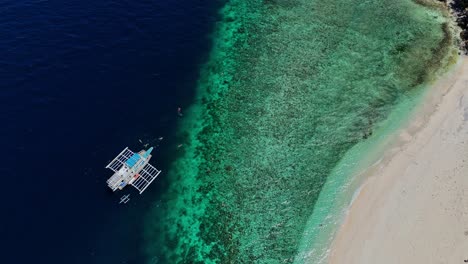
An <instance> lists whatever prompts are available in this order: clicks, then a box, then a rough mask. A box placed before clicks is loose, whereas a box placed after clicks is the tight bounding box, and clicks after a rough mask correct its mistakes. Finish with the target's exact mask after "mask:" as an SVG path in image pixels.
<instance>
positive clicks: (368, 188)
mask: <svg viewBox="0 0 468 264" xmlns="http://www.w3.org/2000/svg"><path fill="white" fill-rule="evenodd" d="M398 133H399V136H398V143H395V144H394V145H393V146H392V147H391V148H390V149H389V150H388V151H387V152H386V158H384V159H383V160H382V161H381V162H380V163H379V164H378V165H377V166H376V167H375V168H373V169H372V170H370V171H369V172H368V173H369V177H368V179H367V180H366V181H365V183H364V185H363V186H362V189H361V191H360V193H359V194H358V195H357V197H356V199H355V200H354V202H353V204H352V205H351V206H350V208H349V212H348V214H347V216H346V217H345V219H344V220H343V223H342V226H341V227H340V229H339V231H338V233H337V235H336V237H335V240H334V242H333V243H332V246H331V249H330V255H329V263H333V264H335V263H336V264H343V263H346V264H353V263H359V264H367V263H369V264H385V263H389V264H390V263H391V264H396V263H405V264H419V263H421V264H422V263H424V264H428V263H465V260H466V262H468V59H467V58H466V57H462V58H460V61H459V63H458V65H457V66H456V67H455V68H454V69H453V70H452V72H451V73H449V74H447V76H446V77H445V78H442V80H440V81H438V82H437V83H436V84H434V87H432V90H431V92H429V94H428V96H427V99H426V100H425V103H424V104H423V106H421V109H419V110H417V111H416V114H415V116H414V118H412V119H411V121H410V123H409V124H408V125H407V126H406V128H404V129H403V130H400V131H399V132H398Z"/></svg>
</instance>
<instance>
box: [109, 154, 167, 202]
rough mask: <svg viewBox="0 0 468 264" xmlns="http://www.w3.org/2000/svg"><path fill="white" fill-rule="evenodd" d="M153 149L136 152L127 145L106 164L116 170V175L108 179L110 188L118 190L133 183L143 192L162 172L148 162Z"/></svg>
mask: <svg viewBox="0 0 468 264" xmlns="http://www.w3.org/2000/svg"><path fill="white" fill-rule="evenodd" d="M152 150H153V147H151V148H149V149H148V150H141V151H140V152H138V153H134V152H132V151H131V150H129V149H128V147H127V148H125V149H124V150H123V151H122V152H120V154H119V155H117V157H115V159H113V160H112V161H111V162H110V163H109V164H108V165H107V166H106V168H108V169H111V170H112V171H113V172H114V175H112V176H111V177H110V178H109V179H108V180H107V185H108V186H109V188H111V189H112V191H116V190H122V189H123V188H124V187H125V186H127V185H132V186H133V187H135V188H136V189H137V190H138V191H139V192H140V194H142V193H143V192H144V191H145V190H146V188H148V186H149V185H150V184H151V183H152V182H153V181H154V180H155V179H156V177H158V175H159V173H161V171H160V170H158V169H156V168H155V167H153V166H152V165H151V164H149V163H148V162H149V160H150V159H151V151H152ZM127 198H128V196H127ZM127 201H128V200H127Z"/></svg>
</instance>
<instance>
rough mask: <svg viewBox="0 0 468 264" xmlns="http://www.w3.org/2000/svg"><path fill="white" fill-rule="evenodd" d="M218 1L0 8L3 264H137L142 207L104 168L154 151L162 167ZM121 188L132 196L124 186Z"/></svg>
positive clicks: (159, 185)
mask: <svg viewBox="0 0 468 264" xmlns="http://www.w3.org/2000/svg"><path fill="white" fill-rule="evenodd" d="M219 6H220V3H219V2H217V3H213V2H210V1H199V0H191V1H189V0H172V1H160V0H157V1H135V0H133V1H108V0H107V1H76V0H73V1H18V0H14V1H2V2H1V3H0V121H1V126H0V143H1V144H0V146H1V147H2V148H1V151H2V154H0V158H1V159H2V160H1V162H0V175H1V179H2V183H3V186H2V190H1V191H0V198H1V199H2V202H1V220H0V237H1V239H0V241H2V242H1V244H2V245H0V248H1V250H0V252H2V257H1V258H2V260H1V263H15V264H16V263H61V264H63V263H142V262H143V257H144V256H143V250H142V247H143V246H144V245H143V244H142V243H143V234H142V224H143V216H144V214H145V211H146V210H147V209H148V208H149V207H151V206H153V205H154V203H155V202H156V201H157V198H158V193H160V192H161V190H162V189H164V187H165V185H166V184H167V183H166V182H165V179H164V176H165V175H164V173H163V174H161V176H160V177H159V178H158V179H157V180H156V182H155V183H153V184H152V185H151V187H150V188H148V190H147V191H146V192H145V193H144V194H143V195H142V196H139V195H138V194H137V193H136V192H134V191H133V192H132V194H131V198H132V200H131V201H130V203H129V204H127V205H125V206H119V205H118V204H117V202H118V200H119V198H120V196H121V195H122V194H124V193H128V192H129V190H127V191H125V192H124V193H122V192H121V193H114V194H112V193H111V192H109V191H108V189H107V186H106V183H105V180H106V179H107V178H108V177H109V176H110V175H111V174H112V173H111V171H109V170H105V169H104V166H105V165H106V164H107V162H108V161H109V160H111V159H112V158H113V157H114V156H115V155H116V154H118V153H119V152H120V151H121V150H122V149H123V148H124V147H126V146H129V147H130V148H131V149H133V150H134V151H138V150H140V149H141V148H142V147H143V146H142V144H141V143H140V142H139V139H140V140H141V141H142V142H143V143H144V144H146V143H149V144H150V145H156V144H157V143H158V140H157V138H158V137H160V136H163V137H164V140H163V141H162V142H161V143H160V144H159V145H160V146H159V147H158V148H157V149H156V152H157V153H156V154H155V155H154V157H153V160H152V163H153V164H154V165H156V166H157V167H160V168H162V169H163V170H164V169H166V168H167V166H168V165H167V164H168V162H169V161H170V160H171V157H170V155H169V154H168V153H170V152H171V149H172V148H173V146H174V145H175V144H177V142H176V140H175V138H174V136H173V134H174V131H175V129H176V124H177V121H178V120H177V119H178V117H177V112H176V111H177V107H179V106H181V107H182V108H184V107H185V106H187V105H189V104H190V103H191V100H192V98H193V95H194V89H195V84H196V79H197V77H198V76H197V75H198V70H199V67H200V64H202V63H203V62H204V60H205V59H206V57H207V54H208V52H209V49H210V43H211V40H210V37H209V34H210V32H212V30H213V27H214V24H215V22H216V19H217V15H216V14H217V9H218V8H219ZM127 189H128V188H127Z"/></svg>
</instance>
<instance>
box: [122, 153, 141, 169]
mask: <svg viewBox="0 0 468 264" xmlns="http://www.w3.org/2000/svg"><path fill="white" fill-rule="evenodd" d="M140 159H141V156H140V154H138V153H135V154H133V155H132V156H131V157H130V158H129V159H128V160H127V161H126V162H125V164H127V166H128V167H129V168H131V167H133V166H135V164H136V163H137V161H139V160H140Z"/></svg>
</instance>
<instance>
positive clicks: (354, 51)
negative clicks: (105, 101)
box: [145, 0, 452, 263]
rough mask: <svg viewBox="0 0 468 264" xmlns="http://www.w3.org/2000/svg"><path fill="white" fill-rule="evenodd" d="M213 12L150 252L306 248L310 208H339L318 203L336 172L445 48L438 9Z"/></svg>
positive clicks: (174, 254)
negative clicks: (216, 17) (210, 39)
mask: <svg viewBox="0 0 468 264" xmlns="http://www.w3.org/2000/svg"><path fill="white" fill-rule="evenodd" d="M221 13H222V17H223V20H222V21H221V22H220V23H219V25H218V27H217V31H216V34H215V38H214V49H213V51H212V53H211V56H210V59H209V61H208V62H207V63H206V65H205V66H204V68H203V70H202V71H201V75H200V79H199V82H198V87H199V88H198V96H197V101H196V103H195V104H194V105H193V106H192V108H191V109H190V110H189V111H188V113H187V115H186V116H185V117H184V121H183V122H182V124H181V125H180V129H179V141H180V142H182V143H183V145H182V147H181V148H180V149H179V153H180V157H179V158H178V159H177V160H176V161H175V162H174V163H173V165H172V169H171V171H170V172H169V175H168V177H169V178H170V181H171V186H170V188H169V190H168V191H167V193H166V194H165V195H164V196H163V198H162V200H161V203H160V204H161V206H159V207H157V208H155V209H154V211H152V212H150V213H149V214H148V217H147V219H146V229H145V236H146V239H147V242H148V244H147V254H148V258H149V260H150V262H151V263H153V262H157V261H159V262H162V263H178V262H187V263H197V262H198V263H291V262H293V261H294V260H295V257H296V256H298V255H300V254H302V253H303V251H304V250H307V251H308V252H309V249H304V247H307V246H308V245H313V243H309V242H304V234H305V233H304V232H306V231H308V228H309V225H310V219H311V216H312V215H314V217H315V218H314V222H315V223H322V222H323V223H326V222H327V220H328V218H327V217H328V215H330V214H333V212H328V213H327V214H323V215H320V214H318V215H317V214H314V208H321V207H323V203H327V200H326V199H325V200H323V199H322V200H320V203H322V204H318V203H317V201H318V197H319V195H320V193H321V191H322V190H323V187H324V184H325V183H326V182H327V179H328V178H329V177H330V175H331V173H332V172H333V169H334V168H335V167H336V165H337V164H338V163H339V162H340V160H341V159H342V158H343V157H344V156H345V155H346V153H348V151H349V150H350V149H352V148H353V146H356V144H358V143H361V142H365V141H368V140H369V138H372V135H373V134H374V130H375V128H376V125H377V124H379V123H380V122H381V121H383V120H384V119H385V118H386V117H388V115H389V113H390V112H391V111H392V109H395V106H396V105H398V103H399V102H401V101H402V98H408V97H412V96H417V94H419V93H418V92H417V91H418V89H422V88H421V87H423V86H424V84H425V83H426V82H427V81H428V80H430V79H431V76H433V75H434V73H435V72H436V71H437V70H438V69H439V68H441V67H443V66H444V61H445V58H446V57H447V54H448V53H449V51H450V50H451V49H450V48H451V47H452V43H451V36H450V33H449V29H448V26H447V24H446V18H445V17H444V15H443V14H442V11H441V10H438V9H435V8H432V9H429V8H427V7H423V6H421V5H418V4H416V3H414V2H412V1H409V0H396V1H392V2H388V1H368V2H362V1H349V0H348V1H344V0H336V1H310V0H309V1H306V0H264V1H245V0H231V1H230V2H229V3H227V4H226V6H225V7H224V8H223V9H222V10H221ZM415 91H416V92H415ZM346 177H347V175H346V173H345V174H344V175H343V176H341V182H340V183H339V184H338V186H337V187H336V188H337V189H339V186H340V185H342V184H345V183H346ZM330 195H332V196H333V195H334V194H333V192H331V194H330ZM336 213H338V212H336ZM317 217H318V218H317ZM312 235H313V234H312ZM312 240H313V238H312ZM296 261H298V262H300V261H301V259H300V258H296Z"/></svg>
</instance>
